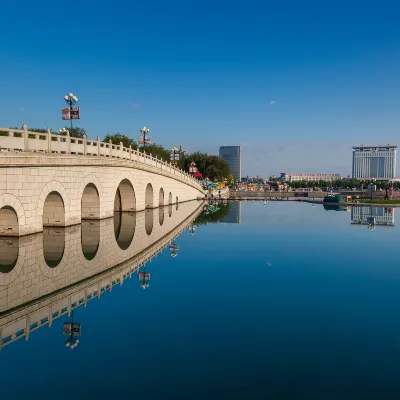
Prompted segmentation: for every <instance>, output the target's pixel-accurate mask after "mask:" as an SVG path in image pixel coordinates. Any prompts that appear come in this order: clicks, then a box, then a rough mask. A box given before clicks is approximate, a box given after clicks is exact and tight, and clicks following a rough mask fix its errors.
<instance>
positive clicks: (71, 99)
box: [64, 93, 78, 134]
mask: <svg viewBox="0 0 400 400" xmlns="http://www.w3.org/2000/svg"><path fill="white" fill-rule="evenodd" d="M64 100H65V101H66V102H67V103H68V104H69V122H70V127H71V134H72V106H73V105H74V104H76V102H77V101H78V98H77V97H76V96H75V95H74V94H73V93H68V94H66V95H65V96H64Z"/></svg>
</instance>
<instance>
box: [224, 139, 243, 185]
mask: <svg viewBox="0 0 400 400" xmlns="http://www.w3.org/2000/svg"><path fill="white" fill-rule="evenodd" d="M219 156H220V157H221V158H223V159H224V160H225V161H226V162H227V163H228V165H229V168H230V170H231V174H232V176H233V177H234V178H235V180H237V181H239V182H240V181H241V179H242V146H221V147H220V148H219Z"/></svg>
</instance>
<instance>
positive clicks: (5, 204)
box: [0, 193, 25, 236]
mask: <svg viewBox="0 0 400 400" xmlns="http://www.w3.org/2000/svg"><path fill="white" fill-rule="evenodd" d="M0 209H1V210H3V211H0V236H16V235H21V234H24V232H23V227H24V226H25V211H24V207H23V206H22V203H21V202H20V201H19V199H18V198H17V197H15V196H14V195H12V194H9V193H5V194H2V195H0ZM10 209H12V210H13V211H14V212H15V214H16V218H17V227H15V225H14V226H10V225H7V224H6V223H5V221H3V216H4V215H5V214H9V211H8V210H10ZM4 210H7V211H6V212H5V211H4ZM9 222H12V220H11V221H10V220H9ZM8 228H13V229H12V230H10V229H8ZM16 228H17V229H18V230H17V232H15V229H16ZM15 233H16V235H15Z"/></svg>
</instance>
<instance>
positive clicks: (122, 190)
mask: <svg viewBox="0 0 400 400" xmlns="http://www.w3.org/2000/svg"><path fill="white" fill-rule="evenodd" d="M124 211H129V212H132V211H136V196H135V190H134V189H133V185H132V182H131V180H130V179H128V178H124V179H122V181H121V182H120V183H119V185H118V187H117V190H116V192H115V197H114V212H124Z"/></svg>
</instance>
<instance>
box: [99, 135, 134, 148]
mask: <svg viewBox="0 0 400 400" xmlns="http://www.w3.org/2000/svg"><path fill="white" fill-rule="evenodd" d="M110 139H111V143H112V144H115V145H117V146H119V144H120V143H121V142H122V144H123V146H124V147H129V146H132V149H135V150H136V149H137V147H138V146H137V143H136V142H135V141H134V140H133V139H131V138H130V137H128V136H126V135H123V134H122V133H107V135H106V136H105V138H104V139H103V141H104V142H109V141H110Z"/></svg>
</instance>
